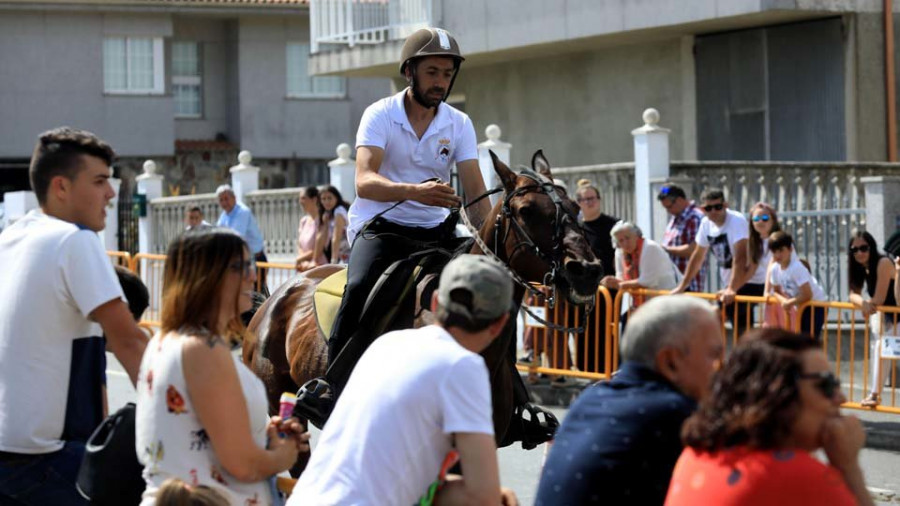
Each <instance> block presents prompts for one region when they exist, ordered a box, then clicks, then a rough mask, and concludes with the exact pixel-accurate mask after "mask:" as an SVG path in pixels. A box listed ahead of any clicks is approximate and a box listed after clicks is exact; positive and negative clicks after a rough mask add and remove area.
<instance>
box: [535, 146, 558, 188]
mask: <svg viewBox="0 0 900 506" xmlns="http://www.w3.org/2000/svg"><path fill="white" fill-rule="evenodd" d="M531 169H532V170H534V171H535V172H537V173H538V174H540V175H542V176H547V178H548V179H550V180H551V181H552V180H553V176H552V175H551V174H550V162H548V161H547V158H546V157H545V156H544V150H543V149H539V150H537V151H535V152H534V156H532V157H531Z"/></svg>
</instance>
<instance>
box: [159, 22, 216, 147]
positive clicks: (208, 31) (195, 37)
mask: <svg viewBox="0 0 900 506" xmlns="http://www.w3.org/2000/svg"><path fill="white" fill-rule="evenodd" d="M173 25H174V34H173V37H172V41H173V42H181V41H184V42H197V43H198V44H199V45H200V53H201V55H202V56H201V63H200V71H201V73H202V75H203V81H202V86H203V97H202V102H203V106H202V107H203V115H202V117H201V118H198V119H188V118H177V119H175V138H176V139H214V138H215V137H216V134H219V133H223V134H226V136H227V132H228V131H229V126H228V105H227V96H228V86H227V83H228V82H229V79H230V76H229V75H228V70H229V65H228V61H227V60H228V48H227V42H226V41H227V39H228V32H227V30H228V26H227V25H228V23H227V22H226V21H225V20H220V19H215V18H213V19H204V18H202V17H194V16H190V17H188V16H185V17H181V16H179V17H176V18H175V19H174V21H173ZM169 47H171V46H169ZM168 54H169V55H170V57H169V61H170V62H171V54H172V53H171V51H169V52H168ZM169 68H170V69H171V63H170V65H169Z"/></svg>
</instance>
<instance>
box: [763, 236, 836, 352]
mask: <svg viewBox="0 0 900 506" xmlns="http://www.w3.org/2000/svg"><path fill="white" fill-rule="evenodd" d="M793 250H794V239H793V238H792V237H791V235H790V234H788V233H787V232H784V231H778V232H775V233H773V234H772V235H771V236H769V251H771V252H772V260H773V262H772V266H771V267H769V275H768V286H769V287H770V290H769V291H770V292H771V295H774V296H775V298H776V299H778V302H779V303H780V304H781V307H783V308H784V309H785V310H786V311H787V310H790V309H792V308H793V309H796V308H798V307H800V306H801V305H803V304H805V303H807V302H809V301H826V300H828V297H826V296H825V290H823V289H822V287H821V286H819V282H818V281H816V278H815V277H813V275H812V273H810V272H809V269H807V268H806V266H805V265H803V263H802V262H800V259H799V258H797V255H794V254H792V253H793ZM825 312H826V308H824V307H807V308H806V309H804V310H803V312H802V313H801V314H800V333H801V334H806V335H809V336H812V337H814V338H816V339H818V338H819V334H820V333H821V332H822V325H824V324H825ZM810 313H812V315H810Z"/></svg>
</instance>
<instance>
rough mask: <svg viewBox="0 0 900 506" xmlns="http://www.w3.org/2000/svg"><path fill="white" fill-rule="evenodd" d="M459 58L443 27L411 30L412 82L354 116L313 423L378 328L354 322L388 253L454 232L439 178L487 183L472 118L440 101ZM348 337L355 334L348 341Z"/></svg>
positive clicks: (306, 402) (305, 394)
mask: <svg viewBox="0 0 900 506" xmlns="http://www.w3.org/2000/svg"><path fill="white" fill-rule="evenodd" d="M463 60H464V58H463V56H462V55H461V54H460V51H459V45H458V44H457V42H456V40H455V39H454V38H453V36H451V35H450V34H449V33H447V32H446V31H445V30H442V29H437V28H426V29H421V30H418V31H416V32H415V33H413V34H412V35H411V36H410V37H409V38H408V39H407V40H406V42H405V44H404V45H403V49H402V52H401V63H400V72H401V73H402V74H403V75H404V77H405V78H406V80H407V82H408V83H409V86H408V87H407V88H406V89H404V90H403V91H402V92H400V93H398V94H396V95H394V96H391V97H388V98H385V99H382V100H379V101H378V102H375V103H374V104H372V105H370V106H369V107H368V108H367V109H366V111H365V113H364V114H363V117H362V119H361V121H360V125H359V130H358V132H357V135H356V146H357V148H356V190H357V199H356V201H355V202H354V203H353V205H352V206H350V212H349V226H348V235H349V239H350V241H351V243H352V244H353V247H352V250H351V252H350V260H349V265H348V267H347V269H348V271H347V285H346V288H345V290H344V295H343V299H342V300H341V306H340V310H339V313H338V316H337V319H336V321H335V323H334V327H333V330H332V332H331V337H330V339H329V341H328V363H329V369H328V372H327V373H326V378H325V379H323V378H319V379H315V380H312V381H310V382H308V383H307V384H306V385H304V386H303V388H301V391H300V393H299V399H298V411H299V412H300V413H302V414H303V415H304V416H306V417H308V418H309V420H310V421H312V422H313V423H314V424H316V425H320V426H321V425H322V424H324V422H325V420H327V418H328V415H329V413H330V411H331V408H332V406H333V401H334V399H335V398H336V395H337V394H339V393H340V389H341V388H342V387H343V385H344V384H345V383H346V381H347V378H348V377H349V375H350V372H351V371H352V369H353V366H354V365H355V364H356V361H357V360H358V359H359V356H360V355H361V354H362V351H364V350H365V348H366V346H367V345H368V344H369V342H371V340H372V339H374V338H375V337H377V336H374V335H367V331H366V329H362V328H357V327H359V317H360V315H361V313H362V311H363V307H364V305H365V303H366V299H367V297H368V296H369V292H370V291H371V289H372V287H373V286H374V285H375V283H376V281H377V280H378V278H379V276H380V275H381V274H382V273H383V272H384V271H385V270H386V269H387V268H388V267H389V266H390V265H391V264H392V263H394V262H395V261H397V260H400V259H403V258H408V257H409V256H410V255H411V254H413V253H415V252H417V251H421V250H424V249H427V248H431V247H434V246H441V245H446V244H448V243H449V242H450V241H451V240H452V239H453V237H454V229H455V225H456V224H455V218H456V214H455V213H452V214H451V213H450V209H451V208H456V207H459V205H460V198H459V196H457V195H456V194H455V192H454V191H453V188H451V187H450V185H449V184H447V183H446V181H449V180H450V172H451V169H452V167H453V164H454V163H455V164H456V167H457V170H458V173H459V179H460V181H461V183H462V188H463V191H464V192H465V195H466V197H467V198H468V199H469V200H472V199H474V198H475V197H477V196H480V195H482V194H483V193H484V192H485V186H484V181H483V180H482V178H481V172H480V170H479V167H478V160H477V159H478V150H477V145H476V140H475V129H474V128H473V126H472V121H471V120H470V119H469V117H468V116H467V115H466V114H465V113H463V112H461V111H459V110H457V109H455V108H453V107H451V106H450V105H447V104H445V103H444V101H445V100H446V99H447V97H448V96H449V94H450V89H451V88H452V86H453V81H454V80H455V79H456V74H457V72H458V71H459V67H460V63H461V62H462V61H463ZM489 211H490V205H489V201H488V200H487V199H483V200H481V201H480V202H478V203H477V204H476V205H474V206H472V207H470V208H469V210H468V212H469V213H470V214H469V216H470V217H471V218H473V221H475V222H476V223H480V222H481V221H482V220H483V219H484V217H485V216H486V214H487V213H488V212H489ZM451 216H452V217H453V218H450V217H451ZM351 339H352V340H355V341H357V342H356V343H355V346H352V347H347V346H346V345H347V343H348V342H349V341H350V340H351ZM342 350H344V351H343V353H342Z"/></svg>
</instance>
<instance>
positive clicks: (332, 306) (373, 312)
mask: <svg viewBox="0 0 900 506" xmlns="http://www.w3.org/2000/svg"><path fill="white" fill-rule="evenodd" d="M425 253H426V254H421V255H418V254H415V255H412V256H410V257H409V258H404V259H402V260H397V261H396V262H394V263H393V264H391V266H390V267H388V268H387V269H386V270H385V272H384V273H382V274H381V276H379V278H378V281H377V282H376V283H375V286H374V287H373V288H372V290H371V291H370V292H369V295H368V298H367V299H366V304H365V306H364V308H363V312H362V316H361V318H360V327H361V328H367V329H370V330H371V331H372V334H371V335H373V336H377V335H380V334H382V333H384V332H385V331H387V329H388V327H389V326H390V324H391V323H392V322H393V321H394V319H395V317H396V316H397V312H398V311H399V310H400V307H401V306H402V304H403V302H404V301H405V300H407V297H408V295H409V294H410V293H412V291H413V290H414V289H415V287H416V285H418V284H419V281H421V280H422V279H423V278H424V277H425V276H426V275H427V274H428V273H430V272H433V271H434V269H435V264H436V263H440V262H439V260H441V259H443V263H446V261H447V258H446V256H444V255H440V254H437V253H434V252H425ZM436 257H442V258H436ZM346 285H347V269H342V270H340V271H338V272H336V273H334V274H332V275H331V276H328V277H327V278H325V280H323V281H322V282H321V283H319V285H318V287H316V291H315V293H314V294H313V307H314V309H315V312H316V321H317V323H318V329H319V332H320V333H321V335H322V336H323V337H324V338H325V340H328V339H329V338H330V337H331V331H332V329H333V327H334V322H335V320H336V319H337V315H338V311H339V309H340V307H341V299H342V297H343V295H344V287H345V286H346ZM425 295H426V294H423V295H422V297H423V298H424V297H425ZM427 296H428V297H430V293H429V294H427ZM429 300H430V299H429Z"/></svg>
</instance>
